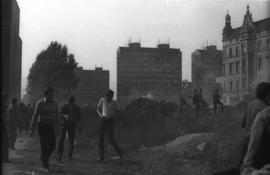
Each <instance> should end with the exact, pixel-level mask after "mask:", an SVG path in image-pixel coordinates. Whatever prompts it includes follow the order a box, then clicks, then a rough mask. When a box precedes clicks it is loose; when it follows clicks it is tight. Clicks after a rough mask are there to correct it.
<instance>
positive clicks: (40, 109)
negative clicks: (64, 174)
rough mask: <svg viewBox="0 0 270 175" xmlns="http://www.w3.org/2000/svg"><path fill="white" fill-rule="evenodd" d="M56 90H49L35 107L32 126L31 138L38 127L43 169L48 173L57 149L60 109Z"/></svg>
mask: <svg viewBox="0 0 270 175" xmlns="http://www.w3.org/2000/svg"><path fill="white" fill-rule="evenodd" d="M53 96H54V89H53V88H48V89H47V90H46V91H45V92H44V98H42V99H40V100H39V101H38V102H37V104H36V107H35V111H34V114H33V117H32V120H31V124H30V130H31V133H30V136H31V137H33V133H34V130H35V127H36V125H38V126H37V127H38V134H39V139H40V147H41V156H40V160H41V161H42V165H43V168H44V170H45V172H48V171H49V169H50V167H49V159H50V156H51V154H52V153H53V151H54V149H55V143H56V141H55V131H54V124H55V119H56V117H57V116H58V107H57V103H56V101H55V100H54V99H53Z"/></svg>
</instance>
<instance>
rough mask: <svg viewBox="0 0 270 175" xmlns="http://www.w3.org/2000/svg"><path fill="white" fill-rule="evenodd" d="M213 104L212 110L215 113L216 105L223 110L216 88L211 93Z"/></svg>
mask: <svg viewBox="0 0 270 175" xmlns="http://www.w3.org/2000/svg"><path fill="white" fill-rule="evenodd" d="M213 105H214V112H215V114H216V112H217V107H218V105H220V107H221V111H223V108H224V107H223V103H222V102H221V101H220V94H219V93H218V90H217V89H216V90H215V93H214V94H213Z"/></svg>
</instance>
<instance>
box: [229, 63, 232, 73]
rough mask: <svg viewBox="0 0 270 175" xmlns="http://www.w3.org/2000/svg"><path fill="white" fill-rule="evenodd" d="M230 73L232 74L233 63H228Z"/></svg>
mask: <svg viewBox="0 0 270 175" xmlns="http://www.w3.org/2000/svg"><path fill="white" fill-rule="evenodd" d="M229 69H230V75H232V74H233V63H229Z"/></svg>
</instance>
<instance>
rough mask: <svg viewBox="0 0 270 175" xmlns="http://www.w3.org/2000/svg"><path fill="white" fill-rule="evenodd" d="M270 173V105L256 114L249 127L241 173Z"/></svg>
mask: <svg viewBox="0 0 270 175" xmlns="http://www.w3.org/2000/svg"><path fill="white" fill-rule="evenodd" d="M256 173H257V174H263V175H264V174H265V175H266V174H270V106H268V107H267V108H265V109H264V110H262V111H261V112H259V113H258V115H257V116H256V118H255V120H254V122H253V125H252V127H251V133H250V140H249V144H248V149H247V152H246V155H245V158H244V161H243V164H242V166H241V175H251V174H256Z"/></svg>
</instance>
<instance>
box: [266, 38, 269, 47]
mask: <svg viewBox="0 0 270 175" xmlns="http://www.w3.org/2000/svg"><path fill="white" fill-rule="evenodd" d="M266 48H267V49H270V38H267V40H266Z"/></svg>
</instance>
